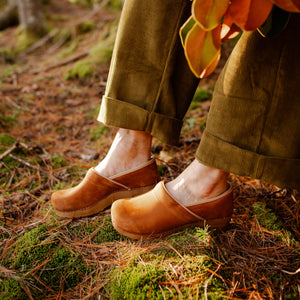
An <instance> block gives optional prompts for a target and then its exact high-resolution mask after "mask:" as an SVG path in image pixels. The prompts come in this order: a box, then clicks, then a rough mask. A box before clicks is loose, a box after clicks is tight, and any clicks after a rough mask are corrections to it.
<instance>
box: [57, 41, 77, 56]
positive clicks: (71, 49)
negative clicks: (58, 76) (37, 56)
mask: <svg viewBox="0 0 300 300" xmlns="http://www.w3.org/2000/svg"><path fill="white" fill-rule="evenodd" d="M77 47H78V41H77V40H76V41H73V42H72V43H70V45H69V46H68V47H67V48H66V49H65V50H63V51H62V52H61V53H60V54H59V57H60V58H65V57H67V56H68V55H70V54H72V53H74V52H75V51H76V49H77Z"/></svg>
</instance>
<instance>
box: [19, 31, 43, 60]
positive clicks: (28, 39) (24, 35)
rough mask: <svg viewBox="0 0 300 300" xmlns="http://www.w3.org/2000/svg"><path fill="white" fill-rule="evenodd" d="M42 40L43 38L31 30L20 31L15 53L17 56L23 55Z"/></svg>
mask: <svg viewBox="0 0 300 300" xmlns="http://www.w3.org/2000/svg"><path fill="white" fill-rule="evenodd" d="M40 38H41V36H40V35H39V34H35V33H33V32H31V31H30V30H24V29H22V30H20V32H19V34H18V35H17V43H16V47H15V49H14V52H15V53H16V54H19V53H22V52H23V51H24V50H26V49H27V48H29V47H30V46H31V45H33V44H34V43H35V42H37V41H38V40H39V39H40Z"/></svg>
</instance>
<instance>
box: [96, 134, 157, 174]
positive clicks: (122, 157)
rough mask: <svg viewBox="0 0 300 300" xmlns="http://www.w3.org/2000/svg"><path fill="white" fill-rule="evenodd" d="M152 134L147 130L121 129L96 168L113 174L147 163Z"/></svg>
mask: <svg viewBox="0 0 300 300" xmlns="http://www.w3.org/2000/svg"><path fill="white" fill-rule="evenodd" d="M151 142H152V136H151V135H150V134H148V133H146V132H142V131H134V130H128V129H122V128H121V129H119V131H118V132H117V134H116V136H115V138H114V141H113V143H112V145H111V147H110V149H109V151H108V153H107V155H106V157H105V158H104V160H103V161H101V162H100V164H99V165H98V166H97V167H96V168H95V170H96V171H97V172H98V173H99V174H101V175H104V176H108V177H110V176H113V175H116V174H118V173H120V172H123V171H127V170H129V169H131V168H134V167H137V166H139V165H140V164H142V163H145V162H146V161H147V160H149V159H150V157H151Z"/></svg>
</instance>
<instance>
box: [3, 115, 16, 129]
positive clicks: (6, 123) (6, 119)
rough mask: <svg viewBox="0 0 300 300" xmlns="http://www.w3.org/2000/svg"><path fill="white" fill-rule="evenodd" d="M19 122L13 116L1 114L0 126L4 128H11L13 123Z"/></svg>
mask: <svg viewBox="0 0 300 300" xmlns="http://www.w3.org/2000/svg"><path fill="white" fill-rule="evenodd" d="M15 124H17V120H16V118H14V117H12V116H3V115H2V116H1V115H0V127H2V128H9V127H11V126H13V125H15Z"/></svg>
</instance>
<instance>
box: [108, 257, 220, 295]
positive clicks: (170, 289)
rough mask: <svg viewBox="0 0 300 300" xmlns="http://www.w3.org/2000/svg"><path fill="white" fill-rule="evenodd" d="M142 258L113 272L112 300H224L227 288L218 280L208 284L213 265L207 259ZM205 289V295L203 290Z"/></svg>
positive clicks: (214, 279)
mask: <svg viewBox="0 0 300 300" xmlns="http://www.w3.org/2000/svg"><path fill="white" fill-rule="evenodd" d="M149 258H151V260H148V261H146V258H145V257H143V256H139V257H137V258H136V259H134V260H133V261H132V262H131V263H130V264H128V265H127V266H126V267H123V268H116V269H115V270H114V271H112V273H111V274H110V275H111V278H112V281H111V284H110V286H109V291H110V296H111V298H112V299H153V300H154V299H155V300H156V299H194V298H195V297H197V295H198V296H199V298H201V297H204V293H205V292H206V293H207V295H208V296H209V298H210V299H218V298H219V299H221V297H222V295H224V291H225V287H224V285H223V283H222V281H221V280H220V279H219V278H213V279H212V280H211V281H209V282H207V278H208V277H209V273H208V271H207V270H208V269H210V268H212V265H213V262H212V261H211V260H210V259H209V258H208V257H206V256H203V255H202V256H201V255H199V256H194V257H192V256H189V255H185V256H183V257H182V259H181V258H180V257H178V256H177V257H171V258H168V259H162V257H159V256H157V255H156V256H154V255H153V256H152V257H149ZM205 285H206V291H205V288H204V286H205Z"/></svg>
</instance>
